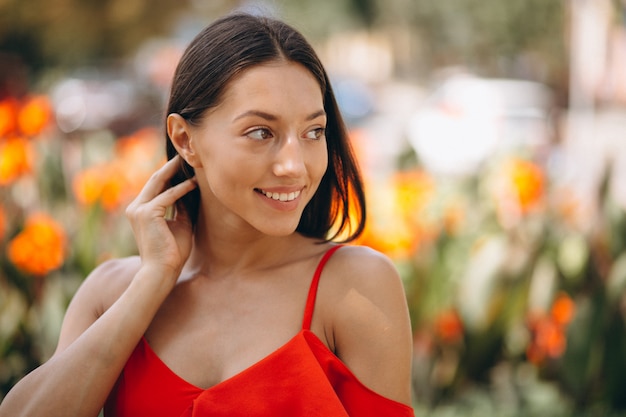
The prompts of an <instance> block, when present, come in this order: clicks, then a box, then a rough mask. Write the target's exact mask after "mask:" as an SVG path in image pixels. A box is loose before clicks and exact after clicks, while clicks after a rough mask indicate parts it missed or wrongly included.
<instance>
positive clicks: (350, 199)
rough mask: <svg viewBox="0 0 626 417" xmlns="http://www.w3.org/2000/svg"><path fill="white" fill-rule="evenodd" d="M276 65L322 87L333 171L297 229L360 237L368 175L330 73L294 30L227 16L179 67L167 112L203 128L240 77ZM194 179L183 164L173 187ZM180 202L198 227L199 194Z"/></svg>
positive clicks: (197, 41)
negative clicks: (293, 67)
mask: <svg viewBox="0 0 626 417" xmlns="http://www.w3.org/2000/svg"><path fill="white" fill-rule="evenodd" d="M276 60H287V61H292V62H297V63H299V64H301V65H303V66H304V67H305V68H307V69H308V70H309V71H310V72H311V73H312V74H313V76H314V77H315V78H316V79H317V81H318V82H319V84H320V88H321V90H322V94H323V99H324V110H325V111H326V116H327V126H326V139H327V147H328V161H329V163H328V169H327V170H326V173H325V174H324V176H323V178H322V181H321V183H320V185H319V188H318V190H317V192H316V193H315V195H314V196H313V198H312V199H311V201H310V202H309V204H308V205H307V206H306V207H305V209H304V212H303V214H302V218H301V219H300V223H299V224H298V227H297V229H296V231H297V232H299V233H301V234H303V235H305V236H309V237H314V238H319V239H323V240H333V239H341V240H342V241H344V242H347V241H351V240H354V239H356V238H357V237H358V236H359V235H360V234H361V232H362V231H363V228H364V225H365V197H364V193H363V184H362V181H361V175H360V173H359V169H358V166H357V163H356V159H355V157H354V153H353V151H352V149H351V146H350V142H349V139H348V135H347V131H346V127H345V125H344V122H343V119H342V117H341V114H340V113H339V108H338V106H337V101H336V100H335V96H334V94H333V90H332V88H331V85H330V81H329V78H328V75H327V74H326V71H325V69H324V67H323V66H322V64H321V62H320V60H319V58H318V57H317V54H316V53H315V51H314V50H313V48H312V47H311V45H310V44H309V43H308V42H307V41H306V39H304V37H303V36H302V35H301V34H300V33H299V32H298V31H296V30H295V29H294V28H292V27H291V26H289V25H287V24H285V23H283V22H281V21H278V20H275V19H271V18H267V17H258V16H252V15H248V14H243V13H236V14H231V15H228V16H225V17H223V18H221V19H219V20H217V21H215V22H213V23H212V24H211V25H209V26H207V27H206V28H205V29H204V30H203V31H202V32H200V33H199V34H198V35H197V36H196V38H195V39H194V40H193V41H192V42H191V44H189V46H188V47H187V49H186V50H185V52H184V54H183V56H182V58H181V60H180V62H179V64H178V67H177V69H176V73H175V75H174V80H173V83H172V87H171V93H170V99H169V104H168V107H167V114H171V113H178V114H180V115H181V116H182V117H183V118H185V119H186V120H187V121H188V122H189V123H192V124H194V123H198V122H199V120H200V118H201V117H202V115H203V113H204V112H205V111H206V110H207V109H210V108H212V107H215V106H217V105H218V104H219V103H220V100H221V98H222V94H223V93H224V90H225V88H226V87H227V85H228V83H229V81H230V80H231V79H232V78H233V77H234V76H236V75H237V74H240V73H241V72H242V71H244V70H246V69H248V68H250V67H252V66H255V65H259V64H262V63H266V62H269V61H276ZM166 143H167V145H166V147H167V148H166V150H167V157H168V159H171V158H173V157H174V156H175V155H176V154H177V152H176V149H175V148H174V146H173V145H172V143H171V141H170V140H169V138H167V140H166ZM181 160H182V159H181ZM191 176H193V168H192V167H191V166H189V165H188V164H187V163H186V162H184V161H183V162H182V164H181V169H180V171H179V173H178V174H177V176H176V177H175V178H174V179H173V181H172V182H173V184H176V183H179V182H181V181H183V180H185V179H186V178H189V177H191ZM181 202H182V204H183V205H184V207H183V208H184V209H185V210H186V211H187V213H188V214H189V216H190V217H191V220H192V222H194V224H195V222H196V219H197V215H198V209H199V202H200V195H199V190H198V189H196V190H194V191H192V192H191V193H189V194H188V195H186V196H185V197H184V198H183V199H182V201H181Z"/></svg>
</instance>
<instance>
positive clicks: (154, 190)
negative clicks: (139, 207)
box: [135, 155, 180, 203]
mask: <svg viewBox="0 0 626 417" xmlns="http://www.w3.org/2000/svg"><path fill="white" fill-rule="evenodd" d="M179 166H180V155H176V156H174V157H173V158H172V159H170V160H169V161H167V162H166V163H165V164H164V165H163V166H162V167H161V168H159V169H158V170H157V171H155V172H154V173H153V174H152V175H151V176H150V178H149V179H148V181H147V182H146V184H145V185H144V186H143V188H142V189H141V191H140V192H139V194H138V195H137V197H136V199H135V200H136V201H137V202H138V203H144V202H147V201H150V200H152V199H153V198H154V197H156V196H157V195H159V194H160V193H161V192H162V191H163V190H164V189H166V188H167V187H168V186H169V181H170V180H171V179H172V177H173V176H174V175H175V174H176V172H177V171H178V168H179Z"/></svg>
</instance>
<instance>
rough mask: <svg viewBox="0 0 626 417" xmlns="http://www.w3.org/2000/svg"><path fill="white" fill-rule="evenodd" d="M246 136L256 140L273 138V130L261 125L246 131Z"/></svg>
mask: <svg viewBox="0 0 626 417" xmlns="http://www.w3.org/2000/svg"><path fill="white" fill-rule="evenodd" d="M246 136H248V137H249V138H251V139H255V140H266V139H270V138H272V132H270V131H269V129H266V128H264V127H260V128H256V129H254V130H251V131H249V132H248V133H246Z"/></svg>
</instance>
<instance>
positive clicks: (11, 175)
mask: <svg viewBox="0 0 626 417" xmlns="http://www.w3.org/2000/svg"><path fill="white" fill-rule="evenodd" d="M33 159H34V150H33V147H32V145H31V144H30V142H28V141H27V140H26V139H24V138H22V137H18V136H14V137H11V138H9V139H6V140H0V185H7V184H10V183H11V182H13V181H15V180H16V179H17V178H19V177H21V176H22V175H26V174H29V173H31V172H32V169H33Z"/></svg>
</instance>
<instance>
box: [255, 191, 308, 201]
mask: <svg viewBox="0 0 626 417" xmlns="http://www.w3.org/2000/svg"><path fill="white" fill-rule="evenodd" d="M256 191H257V192H258V193H260V194H263V195H264V196H265V197H267V198H271V199H272V200H275V201H282V202H289V201H293V200H295V199H296V198H298V197H299V196H300V192H301V191H300V190H298V191H292V192H289V193H278V192H272V191H266V190H262V189H260V188H257V189H256Z"/></svg>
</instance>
